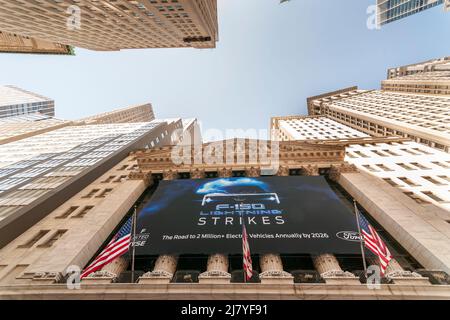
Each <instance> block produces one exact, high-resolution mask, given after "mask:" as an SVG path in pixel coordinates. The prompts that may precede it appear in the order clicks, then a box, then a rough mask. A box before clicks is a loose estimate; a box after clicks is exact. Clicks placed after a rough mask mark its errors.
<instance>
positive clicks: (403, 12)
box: [377, 0, 444, 25]
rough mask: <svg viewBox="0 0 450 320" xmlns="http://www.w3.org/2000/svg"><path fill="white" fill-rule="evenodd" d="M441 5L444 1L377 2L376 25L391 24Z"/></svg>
mask: <svg viewBox="0 0 450 320" xmlns="http://www.w3.org/2000/svg"><path fill="white" fill-rule="evenodd" d="M443 3H444V0H421V1H419V0H399V1H395V0H377V7H378V23H379V24H380V25H384V24H387V23H391V22H394V21H397V20H399V19H402V18H405V17H408V16H410V15H412V14H416V13H418V12H421V11H423V10H427V9H430V8H433V7H435V6H438V5H441V4H443Z"/></svg>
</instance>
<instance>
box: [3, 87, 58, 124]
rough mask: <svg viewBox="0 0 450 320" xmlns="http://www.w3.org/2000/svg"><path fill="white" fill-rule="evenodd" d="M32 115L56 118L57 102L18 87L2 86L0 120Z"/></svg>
mask: <svg viewBox="0 0 450 320" xmlns="http://www.w3.org/2000/svg"><path fill="white" fill-rule="evenodd" d="M30 113H41V114H43V115H47V116H52V117H54V116H55V102H54V101H53V100H51V99H49V98H46V97H43V96H41V95H38V94H36V93H32V92H29V91H26V90H23V89H20V88H18V87H14V86H9V85H8V86H0V119H1V118H7V117H13V116H18V115H24V114H30Z"/></svg>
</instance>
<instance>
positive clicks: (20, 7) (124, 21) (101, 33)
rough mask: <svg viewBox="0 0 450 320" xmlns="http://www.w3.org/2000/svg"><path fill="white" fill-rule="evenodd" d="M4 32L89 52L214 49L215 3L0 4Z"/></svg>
mask: <svg viewBox="0 0 450 320" xmlns="http://www.w3.org/2000/svg"><path fill="white" fill-rule="evenodd" d="M0 6H1V7H2V10H1V12H0V30H2V31H4V32H9V33H13V34H18V35H22V36H26V37H32V38H38V39H43V40H46V41H50V42H56V43H63V44H67V45H72V46H75V47H81V48H86V49H91V50H100V51H113V50H121V49H133V48H184V47H193V48H214V47H215V45H216V41H217V40H218V21H217V1H216V0H170V1H169V0H164V1H163V0H155V1H153V0H152V1H147V0H146V1H127V0H117V1H107V0H100V1H97V0H88V1H78V2H75V3H74V2H73V1H69V0H62V1H41V2H40V3H33V2H30V1H27V0H19V1H9V0H0Z"/></svg>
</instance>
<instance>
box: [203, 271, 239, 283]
mask: <svg viewBox="0 0 450 320" xmlns="http://www.w3.org/2000/svg"><path fill="white" fill-rule="evenodd" d="M230 281H231V274H229V273H228V272H224V271H206V272H203V273H202V274H201V275H199V276H198V282H199V283H201V284H227V283H230Z"/></svg>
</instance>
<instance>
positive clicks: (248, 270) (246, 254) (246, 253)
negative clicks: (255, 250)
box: [242, 224, 253, 281]
mask: <svg viewBox="0 0 450 320" xmlns="http://www.w3.org/2000/svg"><path fill="white" fill-rule="evenodd" d="M242 252H243V258H244V273H245V280H247V281H248V280H250V279H251V278H252V275H253V266H252V257H251V255H250V247H249V245H248V235H247V229H246V228H245V224H244V225H243V227H242Z"/></svg>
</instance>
